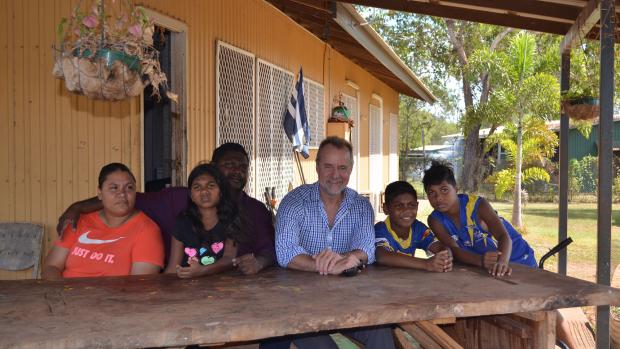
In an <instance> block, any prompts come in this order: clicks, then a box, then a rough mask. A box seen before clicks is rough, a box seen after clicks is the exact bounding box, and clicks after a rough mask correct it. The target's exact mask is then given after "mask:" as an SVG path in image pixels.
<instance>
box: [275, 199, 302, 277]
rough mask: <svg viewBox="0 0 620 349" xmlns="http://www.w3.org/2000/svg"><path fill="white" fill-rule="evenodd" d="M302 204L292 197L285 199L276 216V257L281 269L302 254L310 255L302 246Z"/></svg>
mask: <svg viewBox="0 0 620 349" xmlns="http://www.w3.org/2000/svg"><path fill="white" fill-rule="evenodd" d="M302 209H303V207H302V205H301V204H300V203H297V202H295V198H294V197H292V196H287V197H284V199H283V200H282V202H281V203H280V207H279V208H278V214H277V216H276V257H277V259H278V264H280V266H281V267H286V266H288V264H289V263H290V262H291V261H292V260H293V258H295V257H296V256H298V255H300V254H309V253H308V252H307V251H306V250H305V249H304V248H303V247H302V246H301V244H300V236H299V235H300V234H301V230H300V219H301V217H302V215H301V212H302V211H301V210H302Z"/></svg>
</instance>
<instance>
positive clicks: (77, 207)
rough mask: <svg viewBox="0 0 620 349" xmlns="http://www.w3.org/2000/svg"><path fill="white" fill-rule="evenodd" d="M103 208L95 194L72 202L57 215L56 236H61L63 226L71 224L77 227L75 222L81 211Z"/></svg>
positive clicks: (86, 211)
mask: <svg viewBox="0 0 620 349" xmlns="http://www.w3.org/2000/svg"><path fill="white" fill-rule="evenodd" d="M102 208H103V204H102V203H101V201H99V199H98V198H97V197H96V196H95V197H92V198H90V199H86V200H82V201H78V202H74V203H73V204H71V206H69V207H68V208H67V210H66V211H65V212H63V214H61V215H60V217H58V224H57V225H56V233H58V236H62V232H63V231H64V230H65V228H66V227H67V226H68V225H69V224H71V225H72V226H73V229H74V230H75V229H77V223H78V220H79V219H80V215H81V214H82V213H90V212H94V211H97V210H100V209H102Z"/></svg>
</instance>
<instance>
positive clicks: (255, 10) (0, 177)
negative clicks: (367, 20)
mask: <svg viewBox="0 0 620 349" xmlns="http://www.w3.org/2000/svg"><path fill="white" fill-rule="evenodd" d="M77 3H78V2H77V1H62V0H39V1H36V0H22V1H17V0H1V1H0V26H2V28H1V30H0V48H1V50H0V76H2V77H3V79H4V81H3V83H2V84H0V193H1V194H2V195H0V221H9V222H11V221H27V222H35V223H42V224H44V225H45V230H46V234H45V238H44V251H47V250H48V249H49V248H50V247H51V244H52V242H53V241H54V240H55V239H56V233H55V225H56V222H57V219H58V216H59V215H60V214H61V213H62V212H63V210H64V209H65V208H66V207H67V206H68V205H69V204H71V203H73V202H75V201H77V200H81V199H85V198H88V197H91V196H94V195H95V193H96V187H97V176H98V173H99V170H100V168H101V167H102V166H103V165H105V164H106V163H109V162H113V161H118V162H123V163H125V164H127V165H128V166H129V167H130V168H131V169H132V171H133V172H134V174H136V177H138V182H140V180H141V179H140V178H139V177H140V173H141V166H142V159H141V149H142V144H141V128H142V120H141V119H142V111H141V110H140V99H139V98H133V99H130V100H127V101H124V102H105V101H93V100H90V99H87V98H85V97H82V96H77V95H73V94H70V93H69V92H67V91H66V89H65V88H64V82H62V81H61V80H57V79H54V78H53V76H52V73H51V72H52V66H53V61H54V52H53V50H52V49H51V46H52V44H53V43H54V41H55V39H56V38H55V28H56V25H57V24H58V22H59V21H60V18H61V17H67V16H69V15H70V13H71V11H72V9H73V7H74V6H75V5H76V4H77ZM137 4H140V5H142V6H144V7H147V8H150V9H152V10H154V11H157V12H159V13H161V14H163V15H166V16H169V17H172V18H175V19H177V20H179V21H181V22H183V23H185V24H187V26H188V33H187V34H188V67H187V79H188V85H187V86H188V94H187V103H188V108H187V111H188V115H187V117H188V120H187V124H188V132H187V135H188V169H191V168H192V167H193V165H195V164H196V163H197V162H199V161H201V160H205V159H209V158H210V155H211V152H212V151H213V149H214V147H215V93H214V92H215V91H214V89H215V48H216V41H217V40H222V41H225V42H227V43H229V44H231V45H234V46H237V47H239V48H242V49H244V50H246V51H249V52H252V53H254V54H255V55H256V57H257V58H261V59H264V60H267V61H269V62H270V63H273V64H275V65H278V66H280V67H283V68H284V69H287V70H289V71H292V72H294V73H297V71H298V70H299V67H300V66H303V69H304V75H305V76H306V77H308V78H310V79H312V80H314V81H316V82H319V83H322V84H323V85H324V88H325V101H324V102H325V111H326V113H328V112H329V111H330V110H331V107H332V101H333V98H334V96H335V95H336V94H338V92H344V93H347V94H350V95H353V96H355V91H354V90H353V89H352V88H351V87H350V86H348V85H347V84H346V80H347V79H348V80H351V81H354V82H355V83H356V84H357V85H359V86H360V103H359V105H360V121H361V122H360V124H359V125H356V126H357V127H359V128H360V153H361V159H360V161H359V162H358V165H359V166H360V187H361V189H362V190H364V189H367V188H368V170H369V169H368V166H369V165H368V134H369V132H373V130H369V129H368V104H369V103H370V100H371V95H372V94H373V93H375V94H377V95H380V96H381V97H382V98H383V101H384V103H383V120H384V127H383V153H384V163H385V164H387V159H388V144H389V143H388V139H389V133H388V132H389V127H388V122H389V113H396V114H397V113H398V94H397V93H396V91H394V90H393V89H391V88H390V87H388V86H387V85H385V84H384V83H382V82H380V81H379V80H377V79H376V78H374V77H373V76H372V75H370V74H369V73H368V72H367V71H365V70H364V69H363V67H360V66H357V65H355V64H354V63H352V62H351V61H349V60H348V59H347V58H345V57H344V56H342V55H341V54H339V53H338V52H336V51H334V50H333V49H331V48H330V47H329V46H328V45H326V44H325V43H324V42H322V41H321V40H319V39H318V38H316V37H314V36H313V35H312V34H310V33H309V32H307V31H306V30H305V29H303V28H302V27H300V26H299V25H297V24H296V23H294V22H293V21H292V20H291V19H290V18H288V17H287V16H285V15H284V14H282V13H280V12H279V11H277V10H276V9H275V8H273V7H272V6H271V5H269V4H268V3H266V2H264V1H261V0H209V1H189V0H176V1H167V0H160V1H140V2H137ZM326 118H327V115H326ZM375 132H376V130H375ZM313 153H314V152H313ZM313 159H314V158H313V157H311V158H310V159H309V160H306V162H308V163H307V164H304V168H305V173H306V178H307V180H309V181H313V180H315V179H316V175H315V172H314V160H313ZM383 178H384V179H385V180H387V178H388V176H387V165H384V175H383ZM138 184H139V186H140V184H141V183H138ZM29 274H30V272H29V271H25V272H17V273H12V272H2V271H0V279H13V278H18V279H19V278H27V277H28V276H29Z"/></svg>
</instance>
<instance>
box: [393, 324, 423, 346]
mask: <svg viewBox="0 0 620 349" xmlns="http://www.w3.org/2000/svg"><path fill="white" fill-rule="evenodd" d="M394 344H395V345H396V348H397V349H420V346H417V347H416V346H414V345H413V344H412V343H411V342H410V341H409V340H408V339H407V336H406V335H405V331H403V330H402V329H400V328H398V327H396V328H395V329H394Z"/></svg>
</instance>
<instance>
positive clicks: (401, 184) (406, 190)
mask: <svg viewBox="0 0 620 349" xmlns="http://www.w3.org/2000/svg"><path fill="white" fill-rule="evenodd" d="M400 194H411V195H413V197H414V198H415V199H416V200H417V199H418V193H417V192H416V191H415V189H414V188H413V186H412V185H411V184H409V183H408V182H405V181H396V182H392V183H390V184H388V185H387V187H385V197H384V200H385V204H386V205H389V204H390V203H391V202H392V200H394V198H395V197H397V196H398V195H400Z"/></svg>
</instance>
